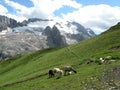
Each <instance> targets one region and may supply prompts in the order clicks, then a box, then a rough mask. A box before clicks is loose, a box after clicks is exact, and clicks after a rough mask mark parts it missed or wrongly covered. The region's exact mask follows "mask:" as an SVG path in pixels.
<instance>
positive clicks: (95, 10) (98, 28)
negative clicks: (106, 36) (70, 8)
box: [62, 4, 120, 33]
mask: <svg viewBox="0 0 120 90" xmlns="http://www.w3.org/2000/svg"><path fill="white" fill-rule="evenodd" d="M62 16H63V18H64V19H66V20H73V21H77V22H79V23H81V24H82V25H84V26H86V27H90V28H92V29H93V30H94V31H95V32H96V33H100V32H103V31H105V30H107V29H108V28H109V27H110V26H112V25H114V24H116V23H117V22H118V21H120V7H112V6H109V5H104V4H101V5H89V6H83V7H81V8H79V10H77V11H74V12H72V13H68V14H66V15H65V14H63V15H62Z"/></svg>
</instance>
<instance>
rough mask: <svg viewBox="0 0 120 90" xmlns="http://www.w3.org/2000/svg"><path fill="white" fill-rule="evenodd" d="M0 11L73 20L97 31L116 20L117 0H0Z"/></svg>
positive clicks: (119, 12) (119, 6) (119, 5)
mask: <svg viewBox="0 0 120 90" xmlns="http://www.w3.org/2000/svg"><path fill="white" fill-rule="evenodd" d="M0 15H5V16H8V17H10V18H14V19H16V20H17V21H23V20H24V19H28V18H43V19H56V20H66V21H77V22H79V23H80V24H82V25H83V26H85V27H86V28H87V27H89V28H91V29H93V30H94V31H95V32H96V33H97V34H99V33H101V32H103V31H105V30H107V29H108V28H109V27H110V26H112V25H115V24H116V23H117V22H120V0H0Z"/></svg>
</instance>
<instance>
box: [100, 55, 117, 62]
mask: <svg viewBox="0 0 120 90" xmlns="http://www.w3.org/2000/svg"><path fill="white" fill-rule="evenodd" d="M112 59H113V58H112V56H106V57H105V58H100V61H101V63H104V62H105V63H107V62H110V61H115V60H112Z"/></svg>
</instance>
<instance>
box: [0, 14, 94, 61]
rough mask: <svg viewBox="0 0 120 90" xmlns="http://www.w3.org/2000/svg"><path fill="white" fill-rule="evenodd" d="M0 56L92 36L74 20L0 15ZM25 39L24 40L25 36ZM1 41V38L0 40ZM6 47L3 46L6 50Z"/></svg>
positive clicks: (75, 41)
mask: <svg viewBox="0 0 120 90" xmlns="http://www.w3.org/2000/svg"><path fill="white" fill-rule="evenodd" d="M0 27H1V31H0V47H3V48H0V52H1V57H0V58H3V59H4V58H6V57H8V56H14V55H18V54H22V53H25V52H30V51H36V50H39V49H44V48H51V47H58V46H66V45H71V44H75V43H78V42H80V41H82V40H85V39H88V38H90V37H93V36H95V33H94V32H92V33H91V34H90V32H89V31H90V29H89V30H87V29H86V28H84V27H83V26H82V25H80V24H79V23H77V22H68V21H66V22H57V21H54V20H49V19H39V18H30V19H28V20H24V21H23V22H17V21H16V20H14V19H11V18H8V17H5V16H0ZM27 38H28V39H27ZM4 40H5V41H4ZM6 48H7V49H6Z"/></svg>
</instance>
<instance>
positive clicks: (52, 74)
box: [48, 70, 55, 78]
mask: <svg viewBox="0 0 120 90" xmlns="http://www.w3.org/2000/svg"><path fill="white" fill-rule="evenodd" d="M48 73H49V78H51V77H54V76H55V74H54V71H53V70H49V72H48Z"/></svg>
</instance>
